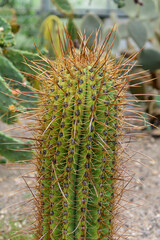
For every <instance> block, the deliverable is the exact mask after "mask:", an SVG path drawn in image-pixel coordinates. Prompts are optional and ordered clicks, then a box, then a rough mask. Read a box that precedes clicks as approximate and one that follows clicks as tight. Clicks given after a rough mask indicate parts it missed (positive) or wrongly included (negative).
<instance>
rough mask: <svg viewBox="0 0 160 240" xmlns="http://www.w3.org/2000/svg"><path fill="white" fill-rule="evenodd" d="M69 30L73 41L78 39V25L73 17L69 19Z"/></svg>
mask: <svg viewBox="0 0 160 240" xmlns="http://www.w3.org/2000/svg"><path fill="white" fill-rule="evenodd" d="M67 30H68V33H69V35H70V37H71V39H72V41H74V40H75V39H78V27H77V26H76V24H75V23H74V21H73V18H69V19H68V24H67Z"/></svg>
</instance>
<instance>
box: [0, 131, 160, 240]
mask: <svg viewBox="0 0 160 240" xmlns="http://www.w3.org/2000/svg"><path fill="white" fill-rule="evenodd" d="M138 140H139V141H138V142H136V143H133V144H132V146H131V147H130V148H129V151H131V152H132V150H133V151H135V150H136V151H138V152H139V153H140V154H136V156H135V157H134V159H133V160H132V161H131V165H129V166H130V167H131V170H132V171H133V172H134V173H135V180H134V181H135V182H136V185H135V187H134V189H133V191H132V192H130V194H129V195H128V196H127V197H126V199H129V201H130V202H132V203H133V204H136V205H134V208H132V209H130V210H128V211H127V212H126V224H125V225H126V227H127V228H129V231H128V234H129V236H127V237H125V238H124V239H135V240H144V239H145V240H158V239H160V138H156V139H154V138H153V137H151V136H149V135H148V136H147V138H146V139H145V142H144V141H142V139H138ZM144 155H146V156H148V157H145V156H144ZM151 158H152V159H151ZM135 159H136V160H135ZM22 168H23V169H22ZM26 171H28V169H27V167H26V166H22V165H21V166H18V165H16V166H14V165H3V164H1V165H0V221H4V222H5V223H6V224H5V225H4V226H5V229H0V233H3V232H4V231H9V228H7V221H8V219H9V218H11V219H14V220H15V221H18V219H19V217H21V218H22V219H23V217H24V216H25V214H24V209H25V205H24V204H22V206H23V208H19V203H20V202H23V201H26V200H27V199H28V197H29V193H27V192H25V191H22V192H21V191H20V192H19V193H18V191H19V190H20V189H22V188H24V186H25V183H24V180H23V179H22V178H19V176H21V175H22V174H25V172H26ZM28 182H29V184H31V183H32V181H31V180H30V179H29V180H28ZM15 204H16V205H15ZM25 224H26V220H24V221H23V222H22V224H21V226H22V227H23V226H24V225H25ZM0 239H3V238H0ZM121 239H122V238H121Z"/></svg>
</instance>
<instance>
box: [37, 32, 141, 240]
mask: <svg viewBox="0 0 160 240" xmlns="http://www.w3.org/2000/svg"><path fill="white" fill-rule="evenodd" d="M111 34H112V33H110V34H108V36H107V37H106V39H105V41H104V42H103V44H102V45H100V44H97V41H96V39H95V42H94V45H93V46H92V48H91V49H88V48H87V42H88V41H89V39H85V36H84V37H82V42H81V45H80V49H79V50H76V49H75V48H74V46H73V43H72V41H71V39H70V37H69V35H68V33H67V32H66V33H65V38H66V42H67V47H66V49H65V46H64V45H63V44H62V42H60V46H61V52H62V57H60V58H57V60H56V61H54V62H53V61H52V60H49V59H47V58H45V57H43V61H45V62H46V64H47V67H46V66H45V69H44V68H43V66H40V65H39V67H38V68H39V69H41V74H39V75H38V76H37V77H36V78H37V79H38V80H39V82H40V83H41V90H40V91H39V106H38V108H37V113H36V119H37V124H36V130H35V135H36V139H37V141H36V144H35V145H36V147H35V148H36V150H35V159H34V163H35V165H36V170H37V175H36V190H37V191H36V193H35V209H36V213H35V216H36V223H35V239H38V240H40V239H43V240H57V239H62V240H90V239H92V240H100V239H105V240H112V239H119V238H120V235H119V234H118V229H119V228H120V227H121V226H120V225H121V222H120V220H119V209H120V208H121V204H120V200H121V196H122V194H123V192H124V188H125V185H127V183H128V182H129V177H127V176H125V175H126V174H125V167H124V166H125V161H126V160H125V159H124V156H123V151H124V149H123V147H122V142H123V140H124V139H125V134H124V128H125V123H126V121H127V119H126V118H125V115H124V110H125V106H126V104H127V100H126V90H127V85H128V82H129V80H128V76H129V72H130V69H131V68H132V64H131V63H132V60H133V57H132V58H130V59H127V60H124V59H123V58H120V59H119V60H117V59H112V58H111V46H110V45H108V41H109V38H110V36H111ZM66 52H68V54H66ZM138 114H139V113H138ZM37 126H38V127H37ZM132 127H133V126H132ZM37 129H38V130H37ZM118 221H119V222H118Z"/></svg>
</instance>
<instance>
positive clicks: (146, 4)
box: [139, 0, 157, 20]
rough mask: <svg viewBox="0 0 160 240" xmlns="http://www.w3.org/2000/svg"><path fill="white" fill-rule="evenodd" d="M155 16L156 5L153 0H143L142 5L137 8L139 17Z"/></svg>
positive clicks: (149, 17)
mask: <svg viewBox="0 0 160 240" xmlns="http://www.w3.org/2000/svg"><path fill="white" fill-rule="evenodd" d="M156 17H157V12H156V5H155V1H153V0H143V6H141V7H140V8H139V18H140V19H143V20H145V19H154V18H156Z"/></svg>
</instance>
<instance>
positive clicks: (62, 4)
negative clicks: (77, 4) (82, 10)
mask: <svg viewBox="0 0 160 240" xmlns="http://www.w3.org/2000/svg"><path fill="white" fill-rule="evenodd" d="M51 1H52V3H53V4H54V5H55V6H56V7H57V8H58V10H59V11H60V12H62V13H64V14H66V15H67V16H68V15H72V14H73V9H72V6H71V4H70V3H69V2H68V0H51Z"/></svg>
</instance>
